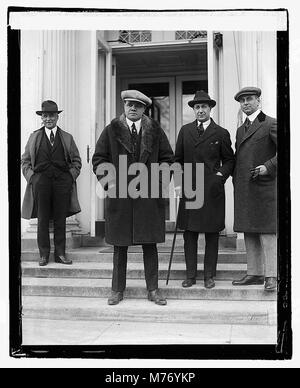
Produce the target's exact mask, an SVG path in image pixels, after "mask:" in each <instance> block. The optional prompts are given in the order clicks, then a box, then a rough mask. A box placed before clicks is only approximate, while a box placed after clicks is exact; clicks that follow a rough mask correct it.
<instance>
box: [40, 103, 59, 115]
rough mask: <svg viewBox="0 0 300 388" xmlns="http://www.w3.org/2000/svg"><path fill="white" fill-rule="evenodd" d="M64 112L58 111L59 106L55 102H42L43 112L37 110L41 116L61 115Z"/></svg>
mask: <svg viewBox="0 0 300 388" xmlns="http://www.w3.org/2000/svg"><path fill="white" fill-rule="evenodd" d="M61 112H62V110H58V108H57V104H56V103H55V102H54V101H51V100H46V101H43V102H42V110H37V111H36V114H37V115H39V116H41V115H42V114H43V113H61Z"/></svg>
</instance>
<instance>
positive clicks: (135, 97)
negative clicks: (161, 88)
mask: <svg viewBox="0 0 300 388" xmlns="http://www.w3.org/2000/svg"><path fill="white" fill-rule="evenodd" d="M121 98H122V100H123V101H137V102H140V103H141V104H143V105H146V106H150V105H151V104H152V101H151V99H150V98H149V97H147V96H146V95H145V94H143V93H141V92H139V91H138V90H123V91H122V92H121Z"/></svg>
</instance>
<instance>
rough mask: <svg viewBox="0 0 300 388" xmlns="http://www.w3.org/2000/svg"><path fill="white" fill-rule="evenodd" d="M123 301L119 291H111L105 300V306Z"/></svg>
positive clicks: (121, 293)
mask: <svg viewBox="0 0 300 388" xmlns="http://www.w3.org/2000/svg"><path fill="white" fill-rule="evenodd" d="M121 300H123V292H121V291H112V292H111V295H110V297H109V298H108V300H107V304H109V305H115V304H118V303H119V302H121Z"/></svg>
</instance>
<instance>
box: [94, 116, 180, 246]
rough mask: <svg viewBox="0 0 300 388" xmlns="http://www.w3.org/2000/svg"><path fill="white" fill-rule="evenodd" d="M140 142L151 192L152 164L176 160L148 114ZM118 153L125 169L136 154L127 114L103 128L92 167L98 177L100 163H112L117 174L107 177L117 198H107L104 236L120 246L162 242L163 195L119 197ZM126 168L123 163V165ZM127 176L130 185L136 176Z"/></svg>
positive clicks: (144, 118)
mask: <svg viewBox="0 0 300 388" xmlns="http://www.w3.org/2000/svg"><path fill="white" fill-rule="evenodd" d="M140 130H141V131H142V133H141V145H140V156H139V159H138V162H139V163H143V164H144V165H145V166H146V168H147V171H148V194H150V192H151V182H150V177H151V173H150V170H151V164H152V163H159V164H160V163H164V162H165V163H168V164H171V163H173V161H174V154H173V151H172V148H171V146H170V144H169V141H168V138H167V136H166V134H165V133H164V131H163V130H162V129H161V128H160V126H159V124H158V123H157V122H155V121H154V120H152V119H150V118H149V117H147V116H146V115H143V116H142V121H141V129H140ZM119 156H126V157H127V166H126V171H128V168H129V166H130V165H131V164H132V163H135V162H137V161H136V160H135V158H134V150H133V145H132V142H131V133H130V130H129V128H128V126H127V123H126V118H125V115H124V114H122V115H121V116H120V117H119V118H116V119H114V120H112V122H111V123H110V124H109V125H108V126H107V127H105V128H104V130H103V132H102V133H101V135H100V137H99V139H98V141H97V144H96V148H95V153H94V155H93V159H92V163H93V171H94V173H95V174H96V176H97V178H98V180H100V179H101V178H103V176H104V175H103V172H102V171H100V166H102V168H103V166H105V165H106V164H107V163H111V164H112V165H113V166H114V167H115V171H116V175H115V176H113V175H112V176H110V177H108V181H114V183H115V184H116V193H117V197H116V198H110V197H109V196H108V197H107V198H105V240H106V242H107V243H109V244H112V245H117V246H129V245H135V244H149V243H159V242H164V240H165V205H166V200H165V199H164V198H151V196H150V195H149V196H148V198H140V197H139V198H131V197H129V196H127V198H120V196H119V195H118V193H119V183H120V182H119ZM123 168H124V166H123ZM134 178H135V177H134V176H128V177H127V179H128V185H129V184H130V182H131V181H132V179H134Z"/></svg>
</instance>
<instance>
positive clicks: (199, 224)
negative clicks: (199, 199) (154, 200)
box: [175, 119, 234, 233]
mask: <svg viewBox="0 0 300 388" xmlns="http://www.w3.org/2000/svg"><path fill="white" fill-rule="evenodd" d="M175 162H178V163H180V164H181V165H183V164H184V163H191V164H192V173H193V186H194V187H195V183H196V182H195V181H196V179H195V175H196V174H195V172H196V163H203V164H204V204H203V206H202V207H201V208H199V209H186V207H185V203H186V198H185V197H184V196H183V198H182V200H181V201H180V207H179V215H178V217H179V218H178V222H179V228H180V229H184V230H191V231H195V232H202V233H204V232H219V231H221V230H223V229H224V227H225V222H224V220H225V191H224V183H225V181H226V179H227V178H228V177H229V175H230V174H231V173H232V170H233V166H234V154H233V150H232V148H231V140H230V134H229V132H228V131H227V130H226V129H225V128H222V127H220V126H219V125H217V124H216V123H215V122H214V121H213V120H212V119H211V123H210V125H209V126H208V127H207V128H206V130H205V132H204V134H203V135H202V136H201V137H199V134H198V130H197V120H195V121H193V122H192V123H189V124H186V125H184V126H183V127H182V128H181V130H180V132H179V135H178V139H177V143H176V151H175ZM217 172H221V173H222V174H223V177H221V176H218V175H216V173H217ZM175 185H176V182H175ZM183 195H184V193H183Z"/></svg>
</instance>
